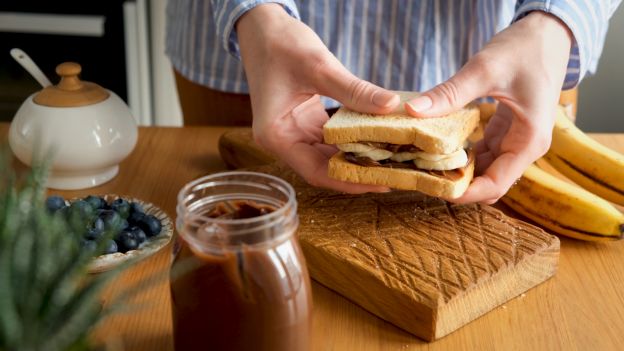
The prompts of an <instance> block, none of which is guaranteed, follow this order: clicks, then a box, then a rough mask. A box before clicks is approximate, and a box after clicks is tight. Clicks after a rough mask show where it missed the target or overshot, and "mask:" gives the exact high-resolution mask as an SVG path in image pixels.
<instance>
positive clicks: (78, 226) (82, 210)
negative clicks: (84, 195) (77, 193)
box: [66, 200, 95, 233]
mask: <svg viewBox="0 0 624 351" xmlns="http://www.w3.org/2000/svg"><path fill="white" fill-rule="evenodd" d="M94 215H95V211H94V210H93V208H92V207H91V205H89V203H88V202H86V201H84V200H78V201H75V202H73V203H72V204H71V205H69V208H68V209H67V212H66V218H67V220H68V223H69V226H70V228H71V229H72V230H73V231H74V232H75V233H84V232H85V231H87V230H88V229H89V228H90V227H91V223H92V221H93V217H94Z"/></svg>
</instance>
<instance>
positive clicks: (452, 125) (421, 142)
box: [323, 91, 479, 154]
mask: <svg viewBox="0 0 624 351" xmlns="http://www.w3.org/2000/svg"><path fill="white" fill-rule="evenodd" d="M396 93H397V94H399V96H400V97H401V104H400V106H399V108H398V109H397V110H396V111H395V112H393V113H391V114H388V115H372V114H365V113H359V112H355V111H352V110H349V109H347V108H345V107H341V108H340V109H339V110H338V111H337V112H336V113H335V114H334V115H333V116H332V118H330V120H329V122H327V123H326V124H325V126H324V127H323V137H324V142H325V143H326V144H344V143H356V142H362V141H374V142H383V143H391V144H413V145H415V146H417V147H418V148H420V149H421V150H423V151H426V152H429V153H434V154H449V153H451V152H453V151H456V150H457V149H459V148H461V147H462V145H463V143H464V141H465V140H466V139H467V138H468V136H469V135H470V134H471V133H472V132H473V131H474V129H475V128H476V127H477V126H478V125H479V108H478V107H477V106H474V105H469V106H467V107H465V108H463V109H462V110H460V111H457V112H454V113H451V114H449V115H447V116H444V117H436V118H415V117H412V116H409V115H408V114H407V112H406V111H405V108H404V103H405V102H406V101H408V100H410V99H412V98H414V97H416V96H418V93H414V92H401V91H398V92H396Z"/></svg>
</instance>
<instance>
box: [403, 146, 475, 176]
mask: <svg viewBox="0 0 624 351" xmlns="http://www.w3.org/2000/svg"><path fill="white" fill-rule="evenodd" d="M429 155H431V154H429ZM433 156H447V157H446V158H442V159H438V160H427V159H423V158H417V159H415V160H414V164H415V165H416V167H418V168H420V169H427V170H435V171H448V170H451V169H456V168H461V167H464V166H465V165H466V163H468V155H467V154H466V151H464V149H461V150H458V151H455V152H454V153H452V154H450V155H433ZM436 158H437V157H436Z"/></svg>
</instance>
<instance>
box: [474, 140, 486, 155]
mask: <svg viewBox="0 0 624 351" xmlns="http://www.w3.org/2000/svg"><path fill="white" fill-rule="evenodd" d="M487 151H488V147H487V144H486V143H485V141H484V140H483V139H481V140H479V141H477V143H476V144H475V146H474V152H475V154H477V155H479V154H482V153H484V152H487Z"/></svg>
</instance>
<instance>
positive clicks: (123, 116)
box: [9, 62, 138, 190]
mask: <svg viewBox="0 0 624 351" xmlns="http://www.w3.org/2000/svg"><path fill="white" fill-rule="evenodd" d="M80 71H81V67H80V65H79V64H77V63H73V62H65V63H62V64H60V65H59V66H57V67H56V73H57V74H58V75H59V76H61V81H60V82H59V84H58V85H54V86H49V87H46V88H44V89H43V90H41V91H39V92H38V93H35V94H33V95H31V96H30V97H28V99H26V101H25V102H24V103H23V104H22V106H21V107H20V109H19V110H18V111H17V114H16V115H15V117H14V118H13V121H12V122H11V128H10V130H9V145H10V146H11V149H12V150H13V153H14V154H15V156H17V158H18V159H19V160H20V161H22V162H23V163H25V164H27V165H31V163H32V158H33V156H36V153H37V152H38V153H40V154H43V155H46V153H47V152H51V156H52V162H51V170H50V171H51V173H50V176H49V178H48V183H47V186H48V187H50V188H55V189H65V190H70V189H83V188H90V187H93V186H97V185H100V184H102V183H105V182H107V181H109V180H111V179H112V178H114V177H115V176H116V175H117V173H118V171H119V163H120V162H121V161H122V160H123V159H125V158H126V157H127V156H128V155H129V154H130V152H132V150H133V149H134V146H135V145H136V141H137V135H138V133H137V125H136V122H135V120H134V118H133V117H132V115H131V113H130V109H129V108H128V106H127V105H126V104H125V102H124V101H123V100H122V99H121V98H119V96H117V95H116V94H115V93H113V92H112V91H110V90H107V89H104V88H102V87H100V86H99V85H97V84H95V83H91V82H86V81H81V80H80V79H79V78H78V74H79V73H80Z"/></svg>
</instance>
